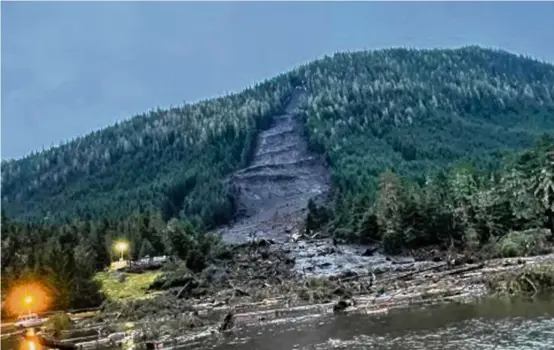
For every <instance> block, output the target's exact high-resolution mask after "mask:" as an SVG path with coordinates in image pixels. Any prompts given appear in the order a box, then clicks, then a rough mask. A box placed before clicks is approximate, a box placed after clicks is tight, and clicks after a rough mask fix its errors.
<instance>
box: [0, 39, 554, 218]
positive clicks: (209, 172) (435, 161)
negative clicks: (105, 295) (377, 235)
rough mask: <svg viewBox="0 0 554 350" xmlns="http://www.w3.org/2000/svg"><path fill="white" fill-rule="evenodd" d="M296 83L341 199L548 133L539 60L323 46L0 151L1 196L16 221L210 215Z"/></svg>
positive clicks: (222, 212)
mask: <svg viewBox="0 0 554 350" xmlns="http://www.w3.org/2000/svg"><path fill="white" fill-rule="evenodd" d="M295 86H303V87H304V88H305V89H306V90H307V94H308V98H307V102H306V103H304V105H303V106H301V108H300V112H299V118H301V120H302V122H303V123H304V125H305V126H306V131H305V135H306V137H307V139H308V142H309V145H310V148H311V149H312V150H314V151H315V152H318V153H321V154H324V155H325V157H326V158H327V159H328V161H329V163H330V166H331V170H332V172H333V175H332V176H333V188H334V189H335V190H336V191H338V192H341V193H342V194H343V195H344V197H348V196H352V193H356V192H360V191H361V189H363V191H365V192H367V191H368V188H371V187H374V183H375V179H374V178H375V177H376V176H377V174H378V173H379V172H381V171H382V170H383V169H387V168H391V167H393V168H397V169H396V170H397V171H399V172H400V173H405V174H411V175H414V176H416V177H422V176H423V174H425V173H426V172H428V171H430V170H432V169H435V168H437V167H438V166H439V165H441V166H442V165H444V164H448V163H451V162H452V161H454V160H456V159H459V158H461V157H463V156H471V157H476V158H479V157H481V158H486V159H485V160H483V161H482V163H486V162H488V161H489V160H490V161H492V160H493V158H495V157H496V158H498V157H497V156H496V155H495V153H502V152H503V151H504V150H510V149H519V148H523V147H528V146H531V145H532V143H533V140H535V139H536V138H537V137H538V136H539V135H540V134H542V133H545V132H546V133H550V132H552V131H553V130H554V121H552V119H553V118H550V117H551V116H552V115H553V111H554V107H553V102H552V96H554V66H552V65H551V64H549V63H545V62H540V61H538V60H536V59H532V58H522V57H521V56H516V55H513V54H510V53H508V52H506V51H502V50H489V49H482V48H479V47H476V46H468V47H463V48H460V49H429V50H413V49H399V48H394V49H385V50H378V51H356V52H351V53H336V54H335V55H333V56H325V57H323V58H321V59H318V60H315V61H313V62H310V63H307V64H305V65H301V66H299V67H298V68H296V69H294V70H293V71H291V72H288V73H284V74H281V75H279V76H277V77H275V78H272V79H267V80H265V81H264V82H262V83H259V84H257V85H255V86H254V87H251V88H248V89H246V90H244V91H242V92H240V93H235V94H231V95H228V96H223V97H219V98H216V99H210V100H203V101H201V102H198V103H195V104H193V105H185V106H182V107H176V108H172V109H168V110H156V111H150V112H149V113H145V114H143V115H139V116H136V117H133V118H131V119H128V120H126V121H124V122H122V123H116V124H115V125H112V126H109V127H107V128H104V129H102V130H99V131H94V132H92V133H90V134H88V135H85V136H83V137H80V138H77V139H76V140H74V141H71V142H69V143H67V144H64V145H61V146H59V147H55V148H52V149H49V150H45V151H43V152H40V153H38V154H34V155H30V156H27V157H24V158H21V159H18V160H10V161H4V160H3V161H2V183H3V185H2V188H3V191H2V192H3V194H2V195H3V198H2V203H3V204H4V205H5V206H6V208H7V209H8V210H7V211H8V213H9V214H10V215H11V216H15V217H18V218H22V219H41V218H43V217H44V216H46V215H48V212H49V211H50V213H51V214H52V215H53V216H56V217H79V218H85V219H86V218H100V217H103V216H107V215H114V212H117V213H116V214H115V215H127V214H129V213H131V212H133V211H137V210H150V211H151V210H162V212H164V213H165V214H164V216H165V217H166V218H169V217H175V216H177V217H183V218H184V217H186V218H189V219H192V218H195V220H196V221H199V222H203V223H204V224H205V225H208V226H211V225H216V226H217V225H219V224H223V223H225V222H227V221H228V220H229V219H230V218H231V217H232V216H233V214H232V213H233V212H234V211H235V209H236V208H235V207H234V204H233V200H232V198H229V196H230V193H229V190H228V189H227V188H225V186H223V185H222V184H221V183H220V180H221V179H222V178H224V177H225V176H227V175H228V174H231V173H232V172H234V171H237V170H239V169H241V168H243V167H245V166H247V164H248V163H249V162H250V160H251V157H252V152H253V148H254V147H255V140H256V137H257V135H258V134H259V133H260V132H262V131H263V130H266V129H267V128H268V127H269V125H270V123H271V118H272V117H273V116H275V115H278V114H280V113H281V112H282V111H283V110H284V107H285V103H286V101H287V99H288V97H289V96H290V94H291V91H292V89H293V88H294V87H295ZM416 135H417V137H416ZM472 150H473V151H472ZM491 154H492V156H491ZM370 155H371V156H370ZM374 155H381V156H382V157H381V158H379V157H377V156H374ZM372 157H373V158H372ZM487 159H488V160H487ZM197 184H202V189H200V187H199V186H198V185H197ZM4 205H3V207H4Z"/></svg>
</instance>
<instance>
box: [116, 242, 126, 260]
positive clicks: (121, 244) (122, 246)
mask: <svg viewBox="0 0 554 350" xmlns="http://www.w3.org/2000/svg"><path fill="white" fill-rule="evenodd" d="M115 248H116V249H117V250H119V253H120V256H119V261H123V253H124V252H125V251H126V250H127V248H129V244H127V242H123V241H121V242H117V243H116V245H115Z"/></svg>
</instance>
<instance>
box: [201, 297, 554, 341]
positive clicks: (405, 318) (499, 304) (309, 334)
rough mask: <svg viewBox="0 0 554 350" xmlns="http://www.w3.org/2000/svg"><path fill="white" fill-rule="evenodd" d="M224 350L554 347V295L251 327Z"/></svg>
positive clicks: (234, 338)
mask: <svg viewBox="0 0 554 350" xmlns="http://www.w3.org/2000/svg"><path fill="white" fill-rule="evenodd" d="M202 347H203V348H208V347H210V348H212V349H218V350H247V349H248V350H251V349H260V350H281V349H298V350H300V349H302V350H327V349H353V350H357V349H383V350H412V349H413V350H417V349H425V350H435V349H436V350H439V349H447V350H450V349H452V350H453V349H456V350H458V349H459V350H465V349H467V350H481V349H482V350H488V349H495V350H508V349H510V350H512V349H514V350H515V349H517V350H527V349H532V350H539V349H545V350H546V349H554V299H553V298H552V297H544V298H541V299H537V300H535V301H534V302H530V301H525V300H512V301H510V300H488V301H483V302H480V303H476V304H471V305H460V304H451V305H444V306H439V307H431V308H427V309H420V310H409V311H408V310H405V311H397V312H394V313H391V314H389V315H386V316H380V317H375V316H364V315H349V316H337V317H329V318H326V319H324V320H320V321H319V322H312V323H304V324H298V325H294V324H293V325H286V326H280V327H271V328H266V329H257V330H249V331H247V332H244V333H243V334H238V335H237V336H235V337H233V339H227V342H226V344H221V345H215V344H211V346H210V345H209V344H203V346H202Z"/></svg>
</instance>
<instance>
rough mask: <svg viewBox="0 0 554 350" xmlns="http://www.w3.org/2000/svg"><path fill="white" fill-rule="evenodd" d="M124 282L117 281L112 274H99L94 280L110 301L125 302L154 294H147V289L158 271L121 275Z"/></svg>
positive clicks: (116, 275) (158, 274) (114, 274)
mask: <svg viewBox="0 0 554 350" xmlns="http://www.w3.org/2000/svg"><path fill="white" fill-rule="evenodd" d="M123 275H125V280H124V282H123V283H121V282H120V281H119V278H118V274H116V273H114V272H99V273H97V274H96V276H95V279H96V280H97V281H99V282H100V283H101V284H102V292H104V294H105V295H106V298H107V299H108V300H110V301H125V300H138V299H146V298H150V297H152V296H153V295H154V293H149V292H148V287H149V286H150V285H151V284H152V282H154V280H155V279H156V278H158V276H160V275H161V272H160V271H147V272H144V273H140V274H131V273H123Z"/></svg>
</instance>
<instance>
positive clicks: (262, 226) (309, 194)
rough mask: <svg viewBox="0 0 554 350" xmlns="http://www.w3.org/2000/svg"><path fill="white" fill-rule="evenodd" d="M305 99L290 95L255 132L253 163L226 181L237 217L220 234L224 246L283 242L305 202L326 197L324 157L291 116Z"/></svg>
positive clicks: (299, 220) (298, 94)
mask: <svg viewBox="0 0 554 350" xmlns="http://www.w3.org/2000/svg"><path fill="white" fill-rule="evenodd" d="M303 97H304V92H303V91H302V90H301V89H296V90H295V91H293V93H292V96H291V99H290V101H289V103H288V105H287V107H286V110H285V114H283V115H279V116H275V117H274V118H273V123H272V125H271V126H270V128H269V129H267V130H265V131H262V132H261V133H260V134H259V136H258V139H257V142H256V149H255V150H254V155H253V159H252V161H251V163H250V164H249V165H248V166H247V167H246V168H244V169H241V170H239V171H237V172H236V173H234V174H233V175H232V176H231V177H230V178H229V180H228V181H229V183H230V184H231V187H232V188H233V189H234V191H235V196H236V198H237V206H238V208H239V209H238V212H239V214H240V215H238V216H237V218H236V222H235V223H234V224H233V225H231V226H230V227H228V228H224V229H223V230H221V234H222V239H223V240H224V241H225V242H227V243H231V244H236V243H244V242H245V241H247V240H248V239H249V237H250V236H252V235H255V236H256V237H258V238H266V239H267V238H271V239H274V240H275V241H279V242H284V241H285V240H286V239H287V237H288V236H290V234H291V233H292V232H294V231H297V230H298V229H299V228H300V227H301V226H302V225H303V223H304V221H305V218H306V214H307V212H306V207H307V204H308V201H309V200H310V199H316V200H317V199H323V198H326V196H327V194H328V192H329V190H330V186H331V178H330V172H329V171H328V169H327V167H326V165H325V161H324V160H323V158H322V157H321V156H319V155H315V154H312V153H311V152H310V151H309V149H308V143H307V140H306V139H305V136H304V134H303V133H304V130H303V125H302V123H301V121H300V120H299V119H298V118H296V116H295V113H296V109H297V107H298V105H299V103H300V101H301V99H302V98H303Z"/></svg>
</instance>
